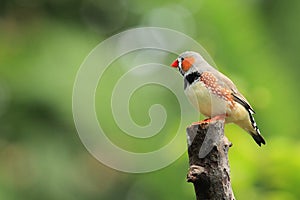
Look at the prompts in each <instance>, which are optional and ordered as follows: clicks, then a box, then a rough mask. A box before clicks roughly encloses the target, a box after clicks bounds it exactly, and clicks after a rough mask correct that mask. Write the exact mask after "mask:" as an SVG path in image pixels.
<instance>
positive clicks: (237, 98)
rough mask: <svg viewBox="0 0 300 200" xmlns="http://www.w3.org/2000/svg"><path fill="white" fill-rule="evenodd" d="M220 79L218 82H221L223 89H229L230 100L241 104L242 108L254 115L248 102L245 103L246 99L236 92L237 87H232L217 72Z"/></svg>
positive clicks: (229, 82) (232, 85)
mask: <svg viewBox="0 0 300 200" xmlns="http://www.w3.org/2000/svg"><path fill="white" fill-rule="evenodd" d="M218 75H219V76H220V77H219V79H218V80H222V81H223V83H220V84H223V85H224V86H225V87H227V88H229V89H230V90H231V91H232V93H231V95H232V98H233V100H234V101H235V102H237V103H239V104H241V105H242V106H244V107H245V108H246V109H247V110H248V111H250V112H251V113H255V111H254V110H253V108H252V107H251V105H250V104H249V102H248V101H247V99H246V98H245V97H244V96H243V95H242V94H241V93H240V92H239V91H238V89H237V87H236V86H235V85H234V83H233V82H232V81H231V80H230V79H229V78H228V77H227V76H225V75H224V74H222V73H221V72H219V74H218Z"/></svg>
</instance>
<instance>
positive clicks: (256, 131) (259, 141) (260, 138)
mask: <svg viewBox="0 0 300 200" xmlns="http://www.w3.org/2000/svg"><path fill="white" fill-rule="evenodd" d="M249 115H250V120H251V125H252V127H253V129H254V130H251V131H249V133H250V135H251V136H252V137H253V139H254V140H255V142H256V143H257V144H258V145H259V146H261V144H266V141H265V139H264V138H263V136H262V135H261V134H260V131H259V129H258V127H257V125H256V122H255V120H254V117H253V116H252V114H251V113H249Z"/></svg>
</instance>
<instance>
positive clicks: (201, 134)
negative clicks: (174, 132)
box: [187, 120, 235, 200]
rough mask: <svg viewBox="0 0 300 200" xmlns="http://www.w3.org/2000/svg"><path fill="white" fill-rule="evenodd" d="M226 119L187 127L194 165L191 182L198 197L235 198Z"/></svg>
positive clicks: (190, 177)
mask: <svg viewBox="0 0 300 200" xmlns="http://www.w3.org/2000/svg"><path fill="white" fill-rule="evenodd" d="M224 123H225V122H224V120H215V121H211V122H209V123H207V122H205V121H204V122H202V123H200V124H198V125H191V126H190V127H188V128H187V141H188V155H189V164H190V169H189V171H188V174H187V182H192V183H193V184H194V189H195V193H196V199H197V200H200V199H212V200H223V199H224V200H234V199H235V198H234V194H233V191H232V188H231V183H230V168H229V163H228V150H229V147H231V146H232V144H231V142H229V141H228V139H227V138H226V137H225V136H224Z"/></svg>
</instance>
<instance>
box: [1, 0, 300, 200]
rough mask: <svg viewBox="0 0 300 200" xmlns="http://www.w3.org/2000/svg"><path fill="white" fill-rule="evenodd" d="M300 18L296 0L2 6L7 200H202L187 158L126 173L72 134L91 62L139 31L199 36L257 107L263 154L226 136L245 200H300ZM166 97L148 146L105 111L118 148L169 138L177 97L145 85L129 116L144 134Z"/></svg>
mask: <svg viewBox="0 0 300 200" xmlns="http://www.w3.org/2000/svg"><path fill="white" fill-rule="evenodd" d="M299 20H300V1H297V0H291V1H279V0H273V1H271V0H245V1H240V0H229V1H217V0H201V1H195V0H194V1H188V0H182V1H176V0H175V1H170V0H166V1H163V2H162V1H159V0H153V1H138V0H113V1H107V0H100V1H96V0H87V1H83V0H72V1H71V0H63V1H60V0H54V1H53V0H27V1H25V0H2V1H1V2H0V199H4V200H12V199H45V200H47V199H49V200H50V199H51V200H52V199H128V200H129V199H130V200H135V199H136V200H138V199H194V192H193V187H192V185H191V184H188V183H186V181H185V176H186V172H187V169H188V160H187V153H185V154H183V155H182V156H181V157H180V158H179V159H178V160H177V161H176V162H174V163H173V164H171V165H170V166H168V167H166V168H164V169H161V170H159V171H155V172H151V173H146V174H128V173H123V172H118V171H116V170H113V169H111V168H109V167H106V166H105V165H103V164H101V163H100V162H98V161H97V160H96V159H95V158H93V157H92V156H91V155H90V154H89V153H88V152H87V150H86V149H85V147H84V146H83V145H82V144H81V142H80V139H79V137H78V135H77V132H76V129H75V126H74V122H73V118H72V87H73V83H74V80H75V77H76V72H77V70H78V69H79V66H80V65H81V63H82V62H83V60H84V58H85V57H86V56H87V55H88V53H89V52H90V51H91V50H92V49H93V48H94V47H95V46H96V45H97V44H98V43H99V42H101V41H103V40H104V39H106V38H108V37H109V36H112V35H114V34H116V33H119V32H121V31H123V30H127V29H129V28H134V27H142V26H160V27H165V28H172V29H175V30H178V31H181V32H184V33H186V34H188V35H189V36H191V37H193V38H194V39H196V40H197V41H198V42H199V43H200V44H202V46H203V47H204V48H205V49H206V50H207V51H208V52H209V54H210V55H211V57H212V58H213V59H214V61H215V63H216V64H217V66H218V67H219V69H220V70H221V71H222V72H224V73H225V74H227V75H228V76H229V77H231V78H232V80H233V81H234V82H236V84H237V85H238V87H239V89H240V91H242V92H243V93H244V94H245V96H246V97H247V98H248V99H249V101H250V102H251V104H253V107H254V108H255V110H256V113H257V114H256V120H257V122H258V124H259V127H260V129H261V132H262V134H263V135H264V137H265V139H266V141H267V145H266V146H263V147H261V148H259V147H258V146H257V145H256V144H255V143H254V142H253V141H252V139H251V138H250V137H249V136H248V135H247V134H245V133H244V132H243V131H242V130H241V129H240V128H238V127H236V126H234V125H228V126H227V127H226V135H227V136H228V138H229V139H230V140H231V141H232V142H233V144H234V146H233V147H232V148H231V150H230V153H229V156H230V165H231V179H232V186H233V189H234V193H235V196H236V198H237V199H256V200H257V199H268V200H269V199H270V200H281V199H285V200H296V199H300V190H299V187H300V159H299V156H300V140H299V139H300V135H299V132H300V125H299V124H300V123H299V122H298V117H299V106H298V104H299V101H300V94H299V82H298V81H299V78H298V77H299V75H300V68H299V64H298V63H299V62H300V56H299V55H298V54H299V52H300V37H299V35H300V26H299ZM174 42H176V41H174ZM170 62H171V61H170ZM112 73H122V70H115V71H112ZM110 77H113V76H110ZM113 81H116V80H114V78H112V79H109V80H108V81H107V83H105V84H107V86H108V87H107V90H108V89H109V88H111V86H110V85H111V84H113ZM147 90H148V91H147ZM145 91H146V92H145ZM108 93H109V92H108ZM157 93H159V95H157ZM102 94H105V93H102ZM147 94H151V95H148V96H147V101H145V95H147ZM158 96H159V98H160V99H162V104H166V103H167V104H166V109H167V111H168V112H170V114H169V115H168V116H170V119H169V121H168V124H167V127H166V128H164V129H163V132H162V133H160V134H165V135H163V136H157V137H156V138H151V139H149V141H148V142H147V140H143V141H137V140H136V139H133V138H130V137H127V138H125V136H123V135H122V132H121V131H120V130H119V132H118V128H116V127H114V125H115V124H114V122H113V121H112V119H111V114H109V113H107V112H101V105H105V104H102V103H101V105H100V106H99V109H100V111H99V112H98V115H99V116H100V115H101V116H102V117H103V118H106V119H107V123H106V124H108V125H109V126H108V127H112V129H111V136H110V137H111V138H112V140H114V142H115V143H116V144H118V145H120V146H124V148H125V147H126V148H128V149H130V150H133V151H137V152H138V151H141V152H144V151H148V150H149V149H151V148H152V147H153V146H154V147H155V148H158V147H160V146H163V145H164V144H165V143H166V141H168V140H170V139H172V136H173V135H172V134H173V132H174V131H173V126H176V123H178V119H179V117H180V112H178V108H177V106H178V103H177V102H176V101H174V100H172V99H174V96H173V95H172V94H170V92H168V91H166V90H163V89H162V88H157V89H153V88H147V87H145V88H143V89H141V90H140V91H137V92H136V94H135V95H134V96H133V99H132V100H131V104H130V105H131V106H130V110H131V111H132V116H133V118H134V119H135V120H136V123H138V124H141V125H145V124H147V123H148V122H149V119H148V116H147V109H148V108H149V105H151V102H152V101H153V102H154V101H155V102H156V100H157V98H158ZM99 98H100V99H101V94H100V96H99ZM103 98H104V97H103ZM100 99H99V101H100ZM107 102H108V103H107ZM145 102H146V103H145ZM106 103H107V105H109V99H108V100H107V101H106ZM104 107H105V106H104ZM176 110H177V111H176ZM182 134H185V133H184V132H183V133H182ZM118 135H119V136H118ZM185 142H186V141H182V143H183V145H185ZM152 145H153V146H152ZM155 148H153V149H155ZM112 159H113V158H112Z"/></svg>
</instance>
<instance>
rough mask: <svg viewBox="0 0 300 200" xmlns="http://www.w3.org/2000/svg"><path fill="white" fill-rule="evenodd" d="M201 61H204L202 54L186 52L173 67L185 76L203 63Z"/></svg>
mask: <svg viewBox="0 0 300 200" xmlns="http://www.w3.org/2000/svg"><path fill="white" fill-rule="evenodd" d="M201 61H203V58H202V56H201V55H200V54H198V53H196V52H194V51H186V52H183V53H182V54H180V55H179V56H178V58H177V59H176V60H174V62H173V63H172V64H171V66H172V67H174V68H178V70H179V72H180V73H181V74H182V76H184V74H185V73H186V72H187V71H189V70H190V69H191V68H192V67H193V66H196V64H197V63H201Z"/></svg>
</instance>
